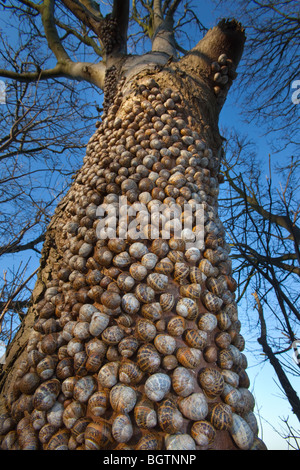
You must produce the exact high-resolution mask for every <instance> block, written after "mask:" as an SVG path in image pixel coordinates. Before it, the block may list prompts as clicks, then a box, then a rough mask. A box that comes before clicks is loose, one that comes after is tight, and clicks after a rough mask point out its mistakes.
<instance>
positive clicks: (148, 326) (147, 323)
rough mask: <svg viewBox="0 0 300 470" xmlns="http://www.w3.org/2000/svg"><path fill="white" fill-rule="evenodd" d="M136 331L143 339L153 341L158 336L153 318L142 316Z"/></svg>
mask: <svg viewBox="0 0 300 470" xmlns="http://www.w3.org/2000/svg"><path fill="white" fill-rule="evenodd" d="M135 333H136V336H137V338H138V339H140V340H141V341H149V342H150V341H152V340H153V339H154V338H155V336H156V333H157V331H156V328H155V325H154V323H152V321H151V320H147V319H146V318H145V319H143V318H140V319H138V321H137V322H136V326H135Z"/></svg>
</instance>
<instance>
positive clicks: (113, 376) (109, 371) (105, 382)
mask: <svg viewBox="0 0 300 470" xmlns="http://www.w3.org/2000/svg"><path fill="white" fill-rule="evenodd" d="M119 365H120V364H119V362H116V361H115V362H108V363H107V364H104V366H102V367H101V369H100V370H99V373H98V382H99V384H100V385H101V386H102V387H107V388H111V387H113V386H114V385H116V383H117V382H118V372H119Z"/></svg>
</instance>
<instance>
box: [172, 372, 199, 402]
mask: <svg viewBox="0 0 300 470" xmlns="http://www.w3.org/2000/svg"><path fill="white" fill-rule="evenodd" d="M172 387H173V389H174V391H175V392H176V394H177V395H179V396H180V397H187V396H188V395H190V394H191V393H192V392H193V391H194V390H195V379H194V376H193V374H192V373H191V372H190V371H189V370H188V369H186V368H185V367H176V369H175V370H174V372H173V375H172Z"/></svg>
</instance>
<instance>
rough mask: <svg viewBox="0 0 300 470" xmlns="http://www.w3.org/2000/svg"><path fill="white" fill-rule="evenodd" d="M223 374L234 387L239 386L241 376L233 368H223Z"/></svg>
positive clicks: (226, 380)
mask: <svg viewBox="0 0 300 470" xmlns="http://www.w3.org/2000/svg"><path fill="white" fill-rule="evenodd" d="M222 375H223V377H224V380H225V382H226V383H228V384H229V385H231V386H232V387H235V388H237V387H238V385H239V376H238V374H237V373H236V372H233V371H232V370H226V369H225V370H222Z"/></svg>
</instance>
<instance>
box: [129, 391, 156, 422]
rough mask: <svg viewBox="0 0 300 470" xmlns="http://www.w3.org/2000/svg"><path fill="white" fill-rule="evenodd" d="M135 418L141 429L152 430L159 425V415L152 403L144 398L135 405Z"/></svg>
mask: <svg viewBox="0 0 300 470" xmlns="http://www.w3.org/2000/svg"><path fill="white" fill-rule="evenodd" d="M134 418H135V421H136V424H137V426H138V427H139V428H143V429H144V428H146V429H150V428H153V427H155V426H156V424H157V415H156V411H155V409H154V406H153V403H152V401H151V400H149V399H148V398H145V397H142V398H141V400H140V401H139V402H138V403H137V404H136V405H135V408H134Z"/></svg>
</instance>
